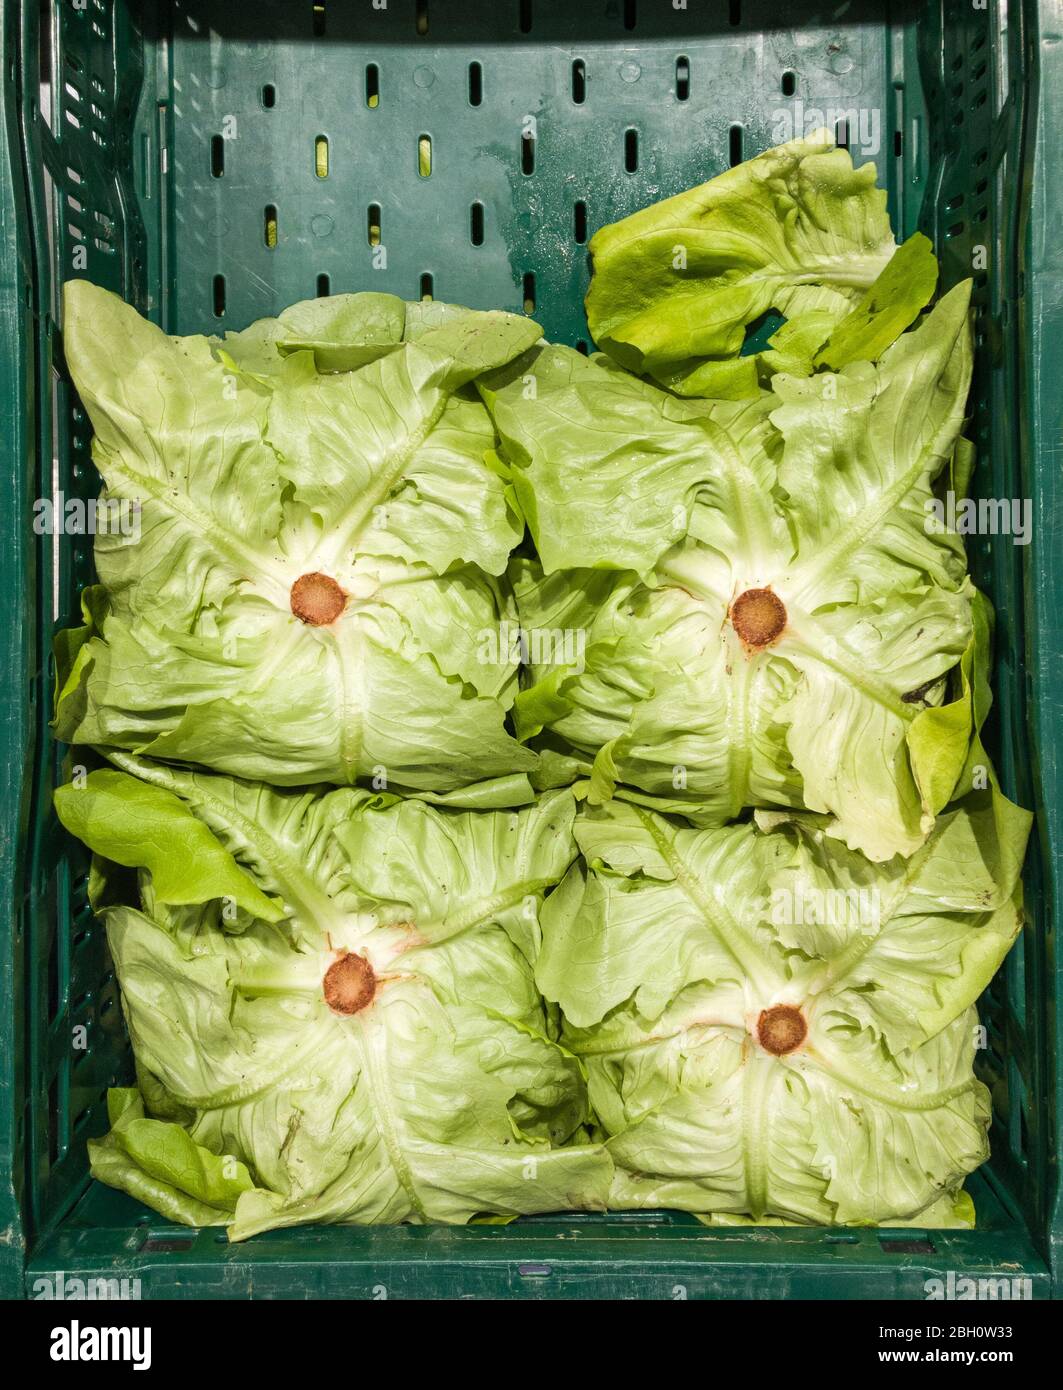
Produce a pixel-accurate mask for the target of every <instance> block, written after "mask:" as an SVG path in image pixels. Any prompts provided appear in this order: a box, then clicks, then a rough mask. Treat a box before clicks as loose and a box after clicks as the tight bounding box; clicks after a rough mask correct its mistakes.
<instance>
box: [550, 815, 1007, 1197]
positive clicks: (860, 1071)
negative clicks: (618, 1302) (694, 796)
mask: <svg viewBox="0 0 1063 1390" xmlns="http://www.w3.org/2000/svg"><path fill="white" fill-rule="evenodd" d="M1029 824H1030V817H1029V816H1028V814H1027V813H1026V812H1024V811H1020V810H1019V809H1018V808H1017V807H1014V806H1012V805H1011V804H1010V803H1009V802H1007V801H1006V800H1005V799H1004V798H1003V797H1000V796H997V795H994V794H992V793H990V792H986V793H983V794H981V795H976V796H972V797H969V798H968V799H967V800H966V801H964V802H963V803H961V804H960V805H959V806H957V808H956V809H953V810H951V811H949V812H948V813H947V814H945V815H944V816H942V817H941V818H940V820H939V821H938V824H937V826H936V827H935V830H934V832H933V834H932V835H931V837H930V838H929V840H928V841H927V843H926V844H925V845H924V847H923V848H922V849H921V850H920V851H919V852H918V853H917V854H915V855H913V856H912V857H911V858H910V859H908V860H904V859H902V858H899V857H898V858H896V859H893V860H891V861H889V862H888V863H886V864H880V865H872V864H870V863H869V862H868V861H867V860H865V859H864V858H863V857H861V856H859V855H857V854H852V853H850V852H847V851H846V850H844V849H842V848H841V847H840V846H839V845H838V844H837V843H836V842H835V841H833V840H831V839H830V838H828V837H827V836H825V834H824V832H823V830H822V828H821V827H820V826H819V825H818V824H817V820H816V818H815V817H808V816H806V815H804V814H803V813H796V814H794V815H793V816H792V817H790V818H779V819H778V820H777V822H776V824H775V828H774V829H772V830H771V832H770V833H761V832H760V831H758V830H757V829H756V828H755V827H753V826H751V825H739V826H730V827H725V828H718V829H704V830H694V829H677V828H676V826H675V825H674V824H672V823H670V822H668V821H667V820H665V819H664V818H662V817H660V816H657V815H655V814H653V813H652V812H649V811H647V810H645V809H643V808H640V807H635V806H625V805H622V804H620V803H616V802H614V803H613V804H612V805H611V806H610V807H608V808H607V809H605V810H599V811H590V812H587V813H585V814H583V815H581V817H580V820H579V821H578V823H577V829H576V835H577V839H578V841H579V844H580V848H581V849H582V851H583V854H584V856H585V858H586V868H583V867H582V866H576V867H573V868H572V869H571V870H570V872H569V874H568V876H567V877H566V879H565V880H564V882H563V883H562V885H561V886H560V887H559V888H558V890H557V891H556V892H555V893H554V894H553V895H552V896H551V897H550V898H549V899H548V901H547V905H546V909H545V912H544V917H543V933H544V945H543V951H542V954H541V957H540V960H539V966H538V972H537V978H538V981H539V984H540V987H541V989H542V990H543V992H544V994H545V995H546V997H547V999H550V1000H553V1001H555V1002H556V1003H558V1004H559V1005H560V1007H561V1009H562V1010H563V1013H564V1018H565V1030H564V1033H563V1038H564V1041H565V1044H566V1046H567V1047H568V1048H569V1049H570V1050H571V1051H572V1052H574V1053H575V1054H576V1055H577V1056H580V1057H582V1058H583V1060H584V1062H585V1064H586V1066H587V1068H588V1073H589V1077H590V1088H591V1101H592V1104H593V1107H594V1110H595V1112H596V1114H597V1115H598V1117H599V1119H600V1122H601V1125H602V1128H603V1129H604V1131H605V1132H606V1133H607V1134H609V1135H610V1136H612V1137H611V1138H610V1140H609V1145H608V1147H609V1150H610V1152H611V1154H612V1156H613V1158H614V1160H615V1161H616V1163H617V1168H618V1174H617V1180H616V1183H615V1185H614V1189H613V1193H612V1197H611V1203H612V1205H615V1206H619V1207H657V1206H664V1207H679V1208H682V1209H685V1210H689V1211H694V1212H697V1213H699V1214H703V1215H713V1216H716V1217H734V1216H743V1215H744V1216H746V1217H750V1218H752V1219H754V1220H762V1219H765V1218H782V1219H784V1220H792V1221H797V1222H812V1223H827V1222H831V1223H834V1222H838V1223H859V1224H864V1223H889V1222H892V1221H896V1220H909V1219H914V1218H916V1217H919V1216H920V1214H925V1213H929V1212H932V1211H933V1210H934V1209H935V1204H937V1203H940V1202H941V1200H942V1199H943V1198H949V1197H951V1196H953V1195H954V1194H955V1193H956V1192H957V1191H958V1189H959V1187H960V1185H961V1184H962V1181H963V1179H964V1177H965V1176H966V1175H967V1174H968V1173H970V1172H971V1171H972V1170H973V1169H974V1168H975V1167H976V1166H977V1165H978V1164H979V1163H981V1162H982V1161H983V1160H984V1158H985V1157H986V1156H987V1152H988V1149H987V1142H986V1130H987V1126H988V1117H989V1102H988V1094H987V1092H986V1089H985V1087H984V1086H983V1085H982V1083H981V1082H980V1081H978V1080H977V1079H976V1078H975V1076H974V1072H973V1069H972V1062H973V1059H974V1055H975V1050H976V1047H977V1045H978V1041H979V1030H978V1027H977V1017H976V1014H975V1012H974V1009H973V1004H974V1001H975V1000H976V999H977V997H978V995H979V994H980V992H981V991H982V990H983V989H984V987H985V986H986V984H987V983H988V982H989V980H990V979H991V977H992V975H993V973H994V972H995V970H996V969H997V967H998V966H999V964H1000V962H1001V960H1002V959H1003V957H1004V955H1005V953H1006V952H1007V950H1008V948H1009V946H1010V944H1011V942H1012V941H1013V940H1014V938H1015V935H1016V933H1017V932H1018V930H1019V928H1020V925H1021V921H1022V909H1021V885H1020V882H1019V877H1018V874H1019V865H1020V864H1021V860H1022V853H1023V848H1024V846H1025V842H1026V837H1027V834H1028V831H1029Z"/></svg>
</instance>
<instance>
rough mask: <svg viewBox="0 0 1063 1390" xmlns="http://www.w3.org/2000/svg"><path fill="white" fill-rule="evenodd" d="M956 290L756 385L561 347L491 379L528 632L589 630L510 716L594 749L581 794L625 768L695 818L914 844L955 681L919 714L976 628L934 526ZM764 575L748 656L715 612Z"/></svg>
mask: <svg viewBox="0 0 1063 1390" xmlns="http://www.w3.org/2000/svg"><path fill="white" fill-rule="evenodd" d="M968 296H969V285H968V284H964V285H961V286H958V287H957V288H956V289H954V290H952V291H951V292H950V293H949V294H947V295H946V296H945V297H944V298H943V299H942V300H941V302H940V303H939V304H938V305H937V307H936V308H935V309H934V310H933V311H932V312H931V313H930V314H929V315H927V316H926V318H925V320H924V321H923V323H922V324H921V325H920V327H919V328H917V329H916V330H914V331H913V332H910V333H906V334H903V335H902V336H901V337H900V338H899V339H898V340H897V341H896V342H895V343H894V344H893V346H892V347H890V348H889V349H887V351H886V352H885V353H884V354H883V356H882V359H881V362H879V363H878V364H877V365H876V364H872V363H868V362H854V363H852V364H851V365H849V366H846V367H844V368H843V369H842V370H841V371H840V372H839V373H837V374H834V375H831V376H830V377H824V376H823V375H819V376H815V377H811V378H809V377H800V376H785V375H779V376H776V377H775V379H774V390H773V392H771V393H762V394H761V396H760V397H758V398H757V399H755V400H751V401H743V402H733V403H731V402H714V403H710V402H696V403H695V402H680V401H676V400H675V399H674V398H671V397H668V396H667V395H665V394H664V393H662V392H659V391H655V389H654V388H653V387H652V386H650V385H648V384H647V383H645V382H637V381H635V380H634V379H633V378H630V377H629V378H626V379H625V378H623V377H621V376H620V375H619V374H618V373H616V372H610V371H607V370H605V369H603V368H602V367H601V366H600V365H598V364H597V363H596V362H593V361H586V360H585V359H582V358H580V357H579V355H578V354H575V353H571V354H569V353H566V350H564V349H557V348H555V349H544V350H543V351H541V352H540V353H539V354H538V356H536V357H533V358H530V359H526V360H525V361H523V362H521V363H518V364H517V365H516V366H514V367H512V368H507V369H505V370H504V371H502V372H500V373H496V374H494V375H492V376H491V377H489V378H487V379H486V380H485V382H484V384H483V389H484V393H485V399H486V400H487V401H488V404H489V406H490V408H491V410H492V412H493V414H494V417H495V421H496V423H497V425H498V428H499V432H500V434H501V436H502V439H503V442H504V446H505V449H506V452H507V455H508V456H509V457H510V459H511V460H512V462H513V465H514V479H515V486H516V489H517V492H518V495H519V496H520V498H521V503H522V506H523V507H524V510H525V512H526V514H527V516H528V519H529V524H530V526H531V529H532V533H533V535H534V537H535V540H536V544H537V547H538V550H539V554H540V556H541V557H542V568H543V571H545V573H543V572H542V571H540V570H539V569H538V568H537V567H536V566H535V564H534V563H533V562H529V561H527V560H518V561H515V562H514V565H513V568H512V574H513V579H514V584H515V589H516V593H517V600H518V608H519V612H520V618H521V623H522V626H523V627H524V628H525V629H527V630H529V631H532V632H536V631H539V632H563V631H566V630H576V631H579V632H582V633H583V634H585V644H584V650H585V660H584V662H583V664H582V666H581V667H580V668H576V667H574V666H572V665H571V664H569V665H564V664H558V663H556V662H553V663H548V662H539V663H535V662H534V661H533V663H532V668H531V672H530V676H531V680H530V684H529V687H528V688H527V689H526V690H525V691H523V692H522V693H521V694H520V696H519V697H518V700H517V706H516V710H515V715H516V722H517V728H518V732H519V733H520V735H521V736H522V737H529V738H530V737H534V736H535V735H536V734H537V733H538V732H539V731H541V730H546V731H549V732H550V734H551V735H552V736H553V737H554V738H556V739H559V740H560V743H561V751H565V750H568V751H570V752H571V753H572V754H573V755H575V756H576V757H577V758H578V757H582V758H584V759H593V761H594V776H593V778H592V785H591V789H590V793H591V796H592V799H595V800H598V801H601V800H604V799H607V798H608V797H609V796H610V795H611V794H612V793H613V791H614V789H615V787H616V785H617V784H624V783H626V784H628V785H630V786H633V787H634V788H636V789H638V790H639V791H640V792H643V793H647V794H649V795H650V796H652V797H662V798H665V799H667V800H668V801H669V802H672V803H674V804H675V805H676V807H677V808H678V807H679V805H682V806H683V807H684V813H687V812H688V811H689V813H692V814H694V815H697V816H699V817H700V818H701V819H702V820H706V819H712V818H715V819H716V820H725V819H729V818H732V817H734V816H736V815H737V814H738V813H739V811H740V810H741V809H742V808H743V807H745V806H749V805H754V806H758V805H759V806H770V805H783V806H804V807H806V808H808V809H810V810H814V811H817V812H821V813H830V814H831V816H832V817H833V818H834V819H833V822H832V824H833V826H834V832H835V833H836V834H838V835H839V836H840V837H841V838H843V839H844V840H845V842H846V844H847V845H848V846H849V847H850V848H853V849H859V850H861V851H862V852H863V853H865V854H867V855H868V856H869V857H870V858H872V859H874V860H885V859H889V858H890V857H892V856H893V855H894V854H897V853H903V854H910V853H911V852H912V851H913V850H914V849H916V848H917V847H918V846H919V844H921V843H922V841H923V839H924V838H925V836H926V834H927V832H928V831H929V830H930V828H931V826H932V824H933V818H934V815H935V814H936V813H937V812H938V811H939V810H940V809H941V807H942V806H943V805H944V804H945V802H946V801H947V800H948V797H949V796H950V795H951V794H952V790H953V788H954V787H955V786H956V785H957V782H958V779H959V776H960V773H961V771H962V769H963V767H964V763H965V761H966V760H967V759H968V750H969V748H970V745H971V739H972V736H973V733H974V729H975V722H976V721H975V711H974V706H973V704H972V702H971V699H970V698H969V696H967V695H964V694H963V692H962V691H957V692H956V694H957V695H958V696H959V699H958V701H954V702H953V704H952V705H949V706H947V710H948V713H947V714H946V713H945V712H944V711H943V712H942V714H941V716H940V717H936V716H931V717H924V713H925V712H926V711H927V710H929V709H931V708H933V707H936V706H941V705H943V704H945V702H946V699H947V696H948V690H947V683H948V679H949V673H950V672H951V671H952V670H953V668H955V667H956V665H957V663H958V662H960V661H961V658H963V657H964V654H965V652H967V651H968V649H969V648H970V646H971V642H972V636H973V617H972V603H973V601H974V591H973V589H971V587H970V585H969V582H968V581H967V580H966V578H965V568H966V566H965V559H964V554H963V548H962V545H961V542H960V540H959V538H958V537H957V536H956V535H954V534H952V533H949V532H945V531H943V530H941V531H939V530H936V529H935V528H933V527H928V525H927V520H928V512H927V504H928V502H929V501H930V500H931V498H932V491H931V489H932V486H933V484H934V481H935V479H936V478H937V476H938V474H939V473H940V472H941V470H942V469H943V468H944V467H945V465H946V464H948V463H949V462H950V461H951V460H952V458H953V455H954V452H955V449H956V447H957V440H958V439H959V436H960V429H961V428H962V424H963V412H964V402H965V400H966V395H967V388H968V383H969V380H970V332H969V326H968V321H967V306H968ZM526 378H530V380H531V381H533V382H534V383H535V388H534V389H533V390H529V388H528V384H527V381H526ZM825 382H829V383H830V389H829V390H828V389H827V388H826V386H825ZM576 566H578V567H579V568H574V567H576ZM758 588H767V589H770V590H771V591H772V592H773V593H774V594H775V595H776V597H777V598H778V599H779V600H780V601H781V602H782V604H783V605H784V606H785V610H786V620H787V621H786V626H785V627H784V629H783V630H782V632H781V634H780V635H779V636H778V638H777V639H776V640H775V641H774V642H773V643H771V644H770V645H767V646H765V647H762V648H759V649H755V648H751V647H750V646H748V645H747V644H746V643H745V642H744V641H743V640H741V638H740V637H739V634H738V632H737V630H736V629H735V627H734V625H733V622H732V620H731V618H732V604H733V603H734V600H735V598H736V597H737V596H738V595H740V594H742V593H744V592H746V591H748V590H751V589H758ZM910 734H911V740H910V739H909V735H910Z"/></svg>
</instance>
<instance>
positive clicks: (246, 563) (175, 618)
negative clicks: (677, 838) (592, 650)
mask: <svg viewBox="0 0 1063 1390" xmlns="http://www.w3.org/2000/svg"><path fill="white" fill-rule="evenodd" d="M323 303H325V304H327V303H328V302H327V301H324V302H323V301H318V305H319V306H320V305H321V304H323ZM300 307H301V306H296V308H297V309H299V308H300ZM289 312H290V313H292V312H294V311H289ZM322 313H324V310H323V309H315V310H314V314H316V315H317V316H318V317H320V315H321V314H322ZM342 322H343V316H342V314H341V315H340V326H339V327H337V326H336V325H335V324H334V325H332V331H335V332H337V333H338V332H340V331H341V329H342ZM365 331H366V332H367V333H368V332H369V331H370V328H369V327H367V328H366V329H365ZM249 333H250V334H251V336H250V337H249V338H247V339H246V340H244V337H243V335H241V343H238V344H234V343H233V342H232V340H229V342H228V347H229V348H230V349H232V351H229V352H222V351H221V350H218V352H217V353H215V352H212V348H211V344H210V343H209V342H208V341H207V340H206V339H204V338H184V339H176V338H168V337H166V336H165V335H164V334H163V333H162V332H160V330H159V329H157V328H156V327H154V326H153V325H152V324H150V323H147V322H146V321H145V320H143V319H141V318H140V317H139V316H138V315H137V314H136V313H135V312H134V311H133V310H132V309H130V308H129V307H128V306H126V305H125V304H123V303H122V301H120V300H119V299H117V298H116V297H115V296H113V295H110V294H108V293H107V292H106V291H103V290H99V289H97V288H96V287H94V286H92V285H89V284H87V283H86V282H82V281H75V282H72V283H71V284H69V285H68V286H67V290H66V316H65V344H66V352H67V358H68V361H69V364H70V368H71V372H72V374H73V377H74V380H75V384H76V385H77V387H78V390H79V392H80V394H81V396H82V399H83V401H84V402H85V405H86V408H87V409H88V411H89V414H90V416H91V418H92V422H93V426H94V429H95V431H96V438H95V444H94V457H95V459H96V462H97V465H98V467H99V469H100V471H101V473H102V475H103V477H104V481H105V483H106V495H107V496H108V497H109V498H113V499H117V500H124V501H136V502H139V503H140V527H139V533H136V532H134V534H113V533H112V534H101V535H99V536H98V537H97V543H96V561H97V568H98V570H99V574H100V578H101V580H102V582H103V584H104V585H105V587H106V589H107V591H108V595H109V609H108V611H107V613H106V614H105V615H100V616H99V621H100V623H101V624H102V626H101V627H100V630H99V631H98V633H97V635H95V636H92V637H91V638H90V639H89V640H87V641H85V642H83V644H82V645H81V646H80V648H79V649H78V650H77V652H76V659H75V661H74V669H73V670H72V672H71V674H70V677H69V678H68V680H67V682H66V685H65V687H64V689H63V690H62V692H61V695H60V701H59V710H58V729H59V732H60V735H61V736H62V737H63V738H65V739H66V740H68V741H77V742H85V743H94V744H100V745H107V746H112V747H118V748H124V749H127V750H130V751H134V752H150V753H153V754H156V755H161V756H165V757H167V758H171V759H174V760H183V761H193V762H203V763H205V764H207V765H209V766H212V767H215V768H218V769H222V770H226V771H231V772H235V773H239V774H241V775H244V776H249V777H260V778H263V779H264V780H267V781H275V782H278V783H284V784H293V783H299V782H309V781H316V780H327V781H333V782H339V783H345V782H354V781H355V780H356V779H358V778H364V777H370V776H374V775H375V776H376V777H377V778H378V780H379V779H380V775H381V773H383V775H385V776H386V777H387V778H388V779H389V780H391V781H394V782H396V783H398V784H400V785H406V786H409V787H414V788H418V789H425V790H433V791H441V792H446V791H450V790H453V789H456V788H459V787H462V786H464V785H466V784H468V783H471V782H477V781H480V780H482V779H484V778H495V777H502V776H506V775H508V774H511V773H514V772H521V771H528V770H530V768H531V767H533V766H534V761H535V760H534V757H533V756H532V755H531V754H529V753H528V752H527V751H526V750H523V749H521V748H520V747H518V746H517V744H516V743H515V742H514V741H513V740H512V739H511V738H510V737H509V735H508V733H507V732H506V730H505V727H504V715H505V710H506V709H507V708H508V705H509V704H510V703H511V701H512V698H513V695H514V694H515V691H516V670H515V663H514V662H513V661H511V660H509V659H504V658H499V659H491V658H490V655H488V656H486V657H485V655H484V652H485V647H484V643H483V642H482V641H481V640H480V634H482V633H490V632H492V631H494V630H496V629H497V627H498V624H499V621H500V620H501V619H502V617H503V616H504V615H505V614H506V612H507V606H508V599H507V597H506V594H505V592H504V589H503V588H502V587H501V586H500V584H499V581H498V580H497V579H496V578H495V577H494V576H497V575H500V574H501V573H502V571H503V570H504V569H505V565H506V561H507V557H508V554H509V551H510V549H511V548H512V546H513V544H514V543H515V542H516V540H517V539H518V538H519V536H520V534H521V530H522V522H521V519H520V518H519V517H518V516H517V515H516V514H515V512H514V509H513V495H512V491H511V489H510V485H509V482H508V480H507V478H506V476H505V470H504V469H500V468H499V466H498V464H497V463H495V464H493V465H489V464H488V462H487V461H486V458H485V455H486V454H487V452H488V451H489V450H491V449H492V447H493V444H494V431H493V428H492V426H491V422H490V420H489V418H488V416H487V414H486V412H485V411H484V409H483V407H482V406H481V405H480V404H479V403H478V401H477V400H476V399H474V398H472V397H471V396H470V395H469V390H468V383H470V382H471V381H472V380H473V379H474V378H475V377H476V376H477V375H478V374H479V373H480V372H482V371H484V370H486V369H487V368H489V367H498V366H499V365H501V364H503V363H505V362H506V361H508V360H509V359H510V358H511V357H513V356H514V355H515V354H517V353H519V352H521V351H522V350H524V349H526V348H527V347H528V346H529V345H530V344H531V343H532V342H533V341H534V340H535V338H536V337H537V336H538V334H539V329H538V327H537V326H536V325H535V324H532V323H530V322H529V321H528V320H525V319H521V318H517V317H514V316H511V315H506V314H474V313H468V312H465V313H461V314H457V313H451V314H449V315H445V316H439V321H438V323H432V324H431V325H430V326H429V325H428V324H420V323H419V324H418V326H417V331H416V339H415V341H406V342H404V343H403V344H402V345H401V346H400V347H399V348H397V350H395V351H393V352H390V353H388V354H387V355H384V356H381V357H378V358H377V359H376V360H374V361H372V362H369V363H368V364H367V365H363V366H362V367H361V368H360V369H359V370H357V371H349V372H344V373H333V374H327V375H325V374H322V373H320V372H319V371H317V370H316V369H315V367H314V360H313V357H312V356H311V354H310V353H309V352H306V351H297V352H294V353H293V354H292V355H290V356H289V357H288V358H287V359H283V358H281V357H280V356H279V355H278V354H277V352H276V349H275V343H274V344H273V346H270V344H271V343H273V339H271V338H270V334H273V335H274V338H275V337H276V331H275V329H274V328H271V329H269V330H268V331H267V332H265V333H264V335H260V337H259V338H258V339H256V338H255V337H254V334H253V333H252V331H251V330H249ZM264 344H265V346H263V345H264ZM267 348H268V349H269V350H270V351H273V352H274V355H275V357H276V359H277V363H278V364H279V365H276V366H274V367H272V368H271V369H270V370H269V371H268V372H262V371H257V370H254V369H253V368H254V367H255V366H261V361H259V357H261V355H262V353H263V352H265V351H266V349H267ZM256 353H257V354H258V355H259V356H258V357H256ZM234 354H235V355H234ZM308 574H323V575H326V576H327V577H328V578H329V579H330V580H332V581H334V582H335V584H337V585H339V588H340V589H341V590H342V592H343V595H344V596H345V601H344V607H343V609H342V611H341V612H340V614H339V616H338V617H337V618H336V619H335V620H334V621H331V622H327V623H323V624H322V625H320V626H314V625H312V624H310V623H304V622H301V621H300V620H299V619H298V618H297V617H296V616H295V615H294V613H293V611H292V586H293V584H294V583H295V581H296V580H297V579H299V578H300V577H301V576H304V575H308Z"/></svg>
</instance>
